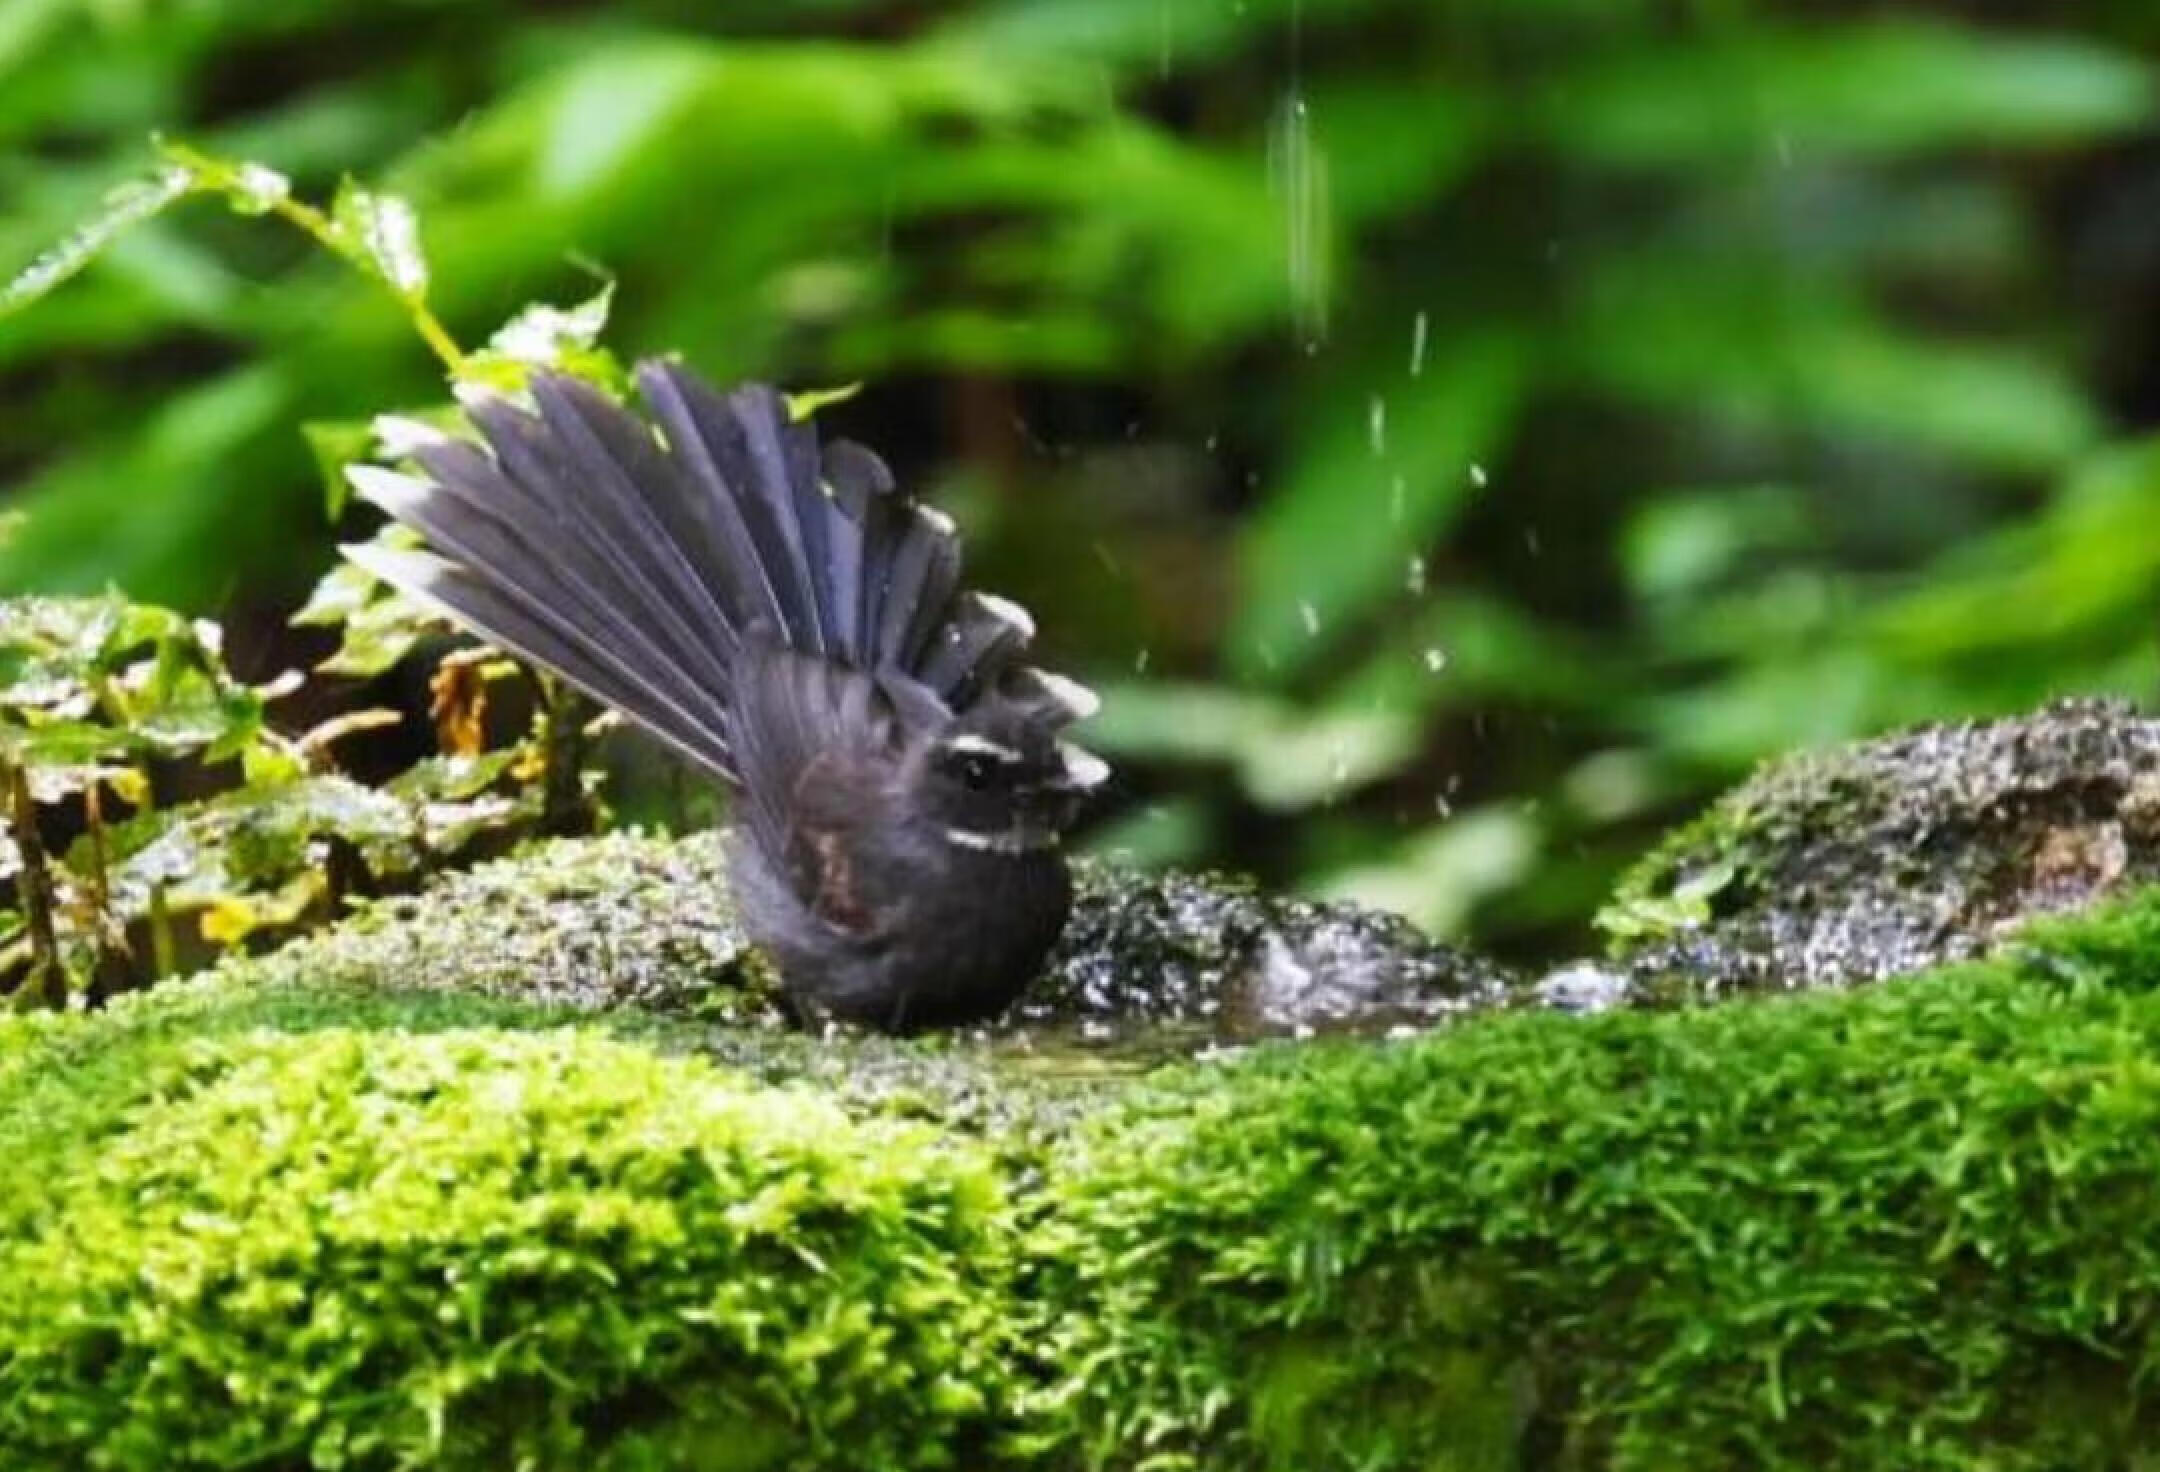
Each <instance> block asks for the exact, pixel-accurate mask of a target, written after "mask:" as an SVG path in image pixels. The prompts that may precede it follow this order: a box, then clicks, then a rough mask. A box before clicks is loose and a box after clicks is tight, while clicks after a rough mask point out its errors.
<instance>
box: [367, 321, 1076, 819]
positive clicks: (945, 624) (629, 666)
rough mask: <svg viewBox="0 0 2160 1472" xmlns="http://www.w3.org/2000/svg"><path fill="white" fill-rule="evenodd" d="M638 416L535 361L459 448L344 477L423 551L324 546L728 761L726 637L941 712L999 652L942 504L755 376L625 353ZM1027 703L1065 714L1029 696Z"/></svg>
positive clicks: (1004, 606)
mask: <svg viewBox="0 0 2160 1472" xmlns="http://www.w3.org/2000/svg"><path fill="white" fill-rule="evenodd" d="M637 381H638V387H639V391H640V393H641V394H642V396H643V397H644V399H645V402H646V403H647V405H649V406H650V408H651V410H652V414H653V419H654V421H655V424H656V425H657V427H658V430H659V436H658V437H656V436H655V434H654V432H653V428H652V427H651V426H648V425H647V424H646V423H645V422H644V421H642V420H640V419H639V418H638V417H637V416H635V415H634V414H632V413H630V412H629V411H628V410H626V409H624V408H623V407H621V406H620V405H617V404H615V403H614V402H612V401H611V400H609V399H607V398H606V397H604V396H603V395H601V394H599V393H598V392H596V391H595V390H593V389H591V388H589V387H587V386H586V385H584V384H582V383H579V382H577V381H575V380H573V379H568V378H564V377H560V376H557V375H551V374H541V375H536V376H535V378H534V381H533V401H534V407H535V411H536V412H527V411H525V410H522V409H519V408H517V407H515V406H513V405H511V404H510V403H508V402H506V401H503V400H501V399H485V400H482V401H479V402H477V403H475V404H473V405H472V406H471V408H470V411H469V412H470V417H471V419H472V422H473V424H474V426H475V427H476V428H477V429H478V430H479V432H480V434H481V436H482V437H483V439H484V440H485V448H484V449H483V448H482V447H481V446H478V445H473V444H468V443H463V442H458V441H450V440H445V441H442V442H440V443H437V444H433V445H429V446H426V447H424V448H422V449H420V450H419V451H417V452H416V454H415V457H414V458H415V460H416V461H417V463H418V465H419V468H420V469H421V470H422V471H424V472H425V474H424V476H411V475H403V474H399V473H397V472H395V471H390V470H385V469H382V468H380V467H374V466H355V467H353V468H352V469H351V470H350V471H349V472H348V474H349V476H350V478H351V480H352V483H353V485H354V487H355V488H356V489H357V490H358V491H359V493H360V494H361V495H362V496H363V497H365V498H366V499H367V500H369V501H371V502H373V503H374V504H376V505H377V506H380V507H381V508H382V509H383V510H385V511H387V512H388V513H389V514H390V515H391V516H393V517H394V518H396V519H397V520H399V521H401V522H404V523H406V524H407V525H409V526H411V527H413V528H414V529H416V530H417V531H419V532H420V533H421V534H422V535H423V536H424V537H425V538H426V539H427V541H428V543H429V546H430V550H429V551H427V552H414V551H402V550H396V549H390V548H384V547H381V546H379V545H367V546H360V547H352V548H348V549H347V553H348V555H350V556H351V557H352V558H353V559H354V560H355V561H358V562H360V563H361V564H362V565H363V566H366V567H368V568H369V569H370V570H372V571H374V572H375V573H376V574H377V575H378V576H380V577H382V578H383V579H384V580H385V581H387V582H389V583H391V584H393V585H394V586H397V587H399V588H402V589H404V590H406V591H407V592H409V593H412V594H414V595H415V596H417V597H420V598H422V599H423V600H425V601H427V602H429V603H431V604H433V605H435V606H437V607H439V608H441V609H443V610H444V611H446V612H447V613H449V614H450V615H451V616H452V617H453V618H455V619H457V620H458V621H460V622H462V623H465V624H467V625H469V626H471V627H472V628H474V629H476V630H478V631H479V632H480V633H482V634H484V635H485V636H486V637H488V638H490V639H492V640H494V641H495V642H497V643H500V644H502V645H503V646H505V647H506V648H509V649H511V650H513V651H515V652H517V653H518V654H520V655H523V656H524V657H526V658H528V659H530V660H532V661H534V662H535V663H537V664H540V665H543V666H545V667H547V668H549V669H552V670H554V671H556V672H557V673H558V674H560V675H561V676H562V677H563V678H564V679H566V680H568V681H569V682H570V683H572V684H574V685H576V686H578V687H580V688H581V689H584V690H585V691H587V692H588V693H590V694H591V695H593V696H595V697H597V698H598V699H600V700H603V701H605V702H607V703H608V704H610V705H612V706H615V707H616V708H618V709H619V710H621V711H622V712H623V713H624V714H625V715H626V716H628V717H630V718H631V719H632V720H635V721H637V722H638V723H639V724H641V725H643V726H645V727H647V728H648V729H650V730H651V731H653V732H654V733H655V734H656V735H658V736H660V737H661V738H662V739H663V740H665V741H666V742H667V743H668V744H669V745H671V746H673V747H674V748H675V749H676V750H678V751H680V752H681V753H683V754H684V755H685V756H687V757H689V758H690V759H691V760H693V761H695V762H697V763H698V764H700V765H702V766H704V767H706V768H707V769H709V770H711V771H712V772H714V773H716V774H717V775H719V776H721V777H723V778H725V779H727V780H729V781H736V780H738V772H739V763H738V762H737V760H736V759H735V754H734V753H733V752H732V751H731V750H730V749H729V744H728V737H727V729H728V727H727V715H726V713H727V711H728V709H729V708H730V705H731V702H732V695H733V681H734V679H735V674H734V671H735V668H736V665H737V655H738V653H739V652H740V650H741V648H742V646H743V644H744V642H745V640H746V639H750V638H752V637H753V636H756V637H758V638H761V639H769V640H772V641H774V642H778V643H780V644H783V645H785V646H786V647H787V648H790V649H793V650H795V651H797V652H800V653H803V654H809V655H815V656H818V657H821V658H824V659H826V660H829V661H832V662H833V663H835V664H839V665H843V666H847V667H850V668H855V669H860V670H865V671H868V672H871V673H873V674H876V675H877V676H878V677H879V678H880V681H881V682H884V683H887V684H888V685H890V684H893V683H902V684H909V685H916V686H919V687H923V688H926V689H927V690H928V691H930V692H931V693H934V694H935V696H936V697H937V699H938V700H939V701H940V702H942V703H943V704H944V705H945V706H946V707H947V708H948V709H952V710H961V709H965V708H966V706H967V705H968V704H970V703H971V702H972V701H974V700H975V699H976V698H978V697H979V696H981V695H982V694H984V693H985V692H986V691H988V690H989V689H991V688H992V687H993V686H1003V687H1008V689H1009V688H1012V687H1015V686H1016V685H1017V687H1018V688H1021V689H1022V690H1023V691H1025V690H1027V689H1034V688H1038V687H1037V686H1029V685H1028V683H1027V682H1028V680H1029V679H1030V678H1035V679H1037V681H1038V685H1039V689H1040V690H1044V691H1049V690H1053V689H1056V688H1058V687H1061V686H1063V684H1064V682H1057V681H1055V677H1050V676H1039V675H1038V674H1037V672H1032V671H1025V672H1024V671H1023V670H1022V667H1021V666H1020V665H1019V663H1018V661H1019V658H1020V656H1021V654H1022V653H1023V652H1024V650H1025V649H1026V646H1027V643H1028V641H1029V639H1030V638H1031V637H1032V636H1033V633H1034V629H1033V625H1032V623H1031V621H1030V620H1029V619H1028V617H1027V615H1026V613H1025V612H1024V611H1022V610H1021V609H1019V608H1018V606H1017V605H1014V604H1011V603H1007V602H1006V601H1004V600H1003V599H997V598H991V597H988V596H987V595H982V594H975V593H964V592H962V590H961V586H960V577H961V558H960V544H959V539H958V536H957V534H956V532H955V529H954V527H953V524H952V522H951V520H950V519H949V518H947V517H946V516H944V515H943V514H942V513H941V512H938V511H936V510H934V509H932V508H930V507H927V506H921V505H918V504H916V503H915V502H913V501H912V500H910V499H908V498H907V497H905V496H903V495H902V494H900V492H899V491H898V489H897V488H896V486H895V484H894V481H893V477H892V473H891V472H890V471H889V470H888V469H887V468H886V466H885V463H884V462H883V461H882V460H881V459H879V458H878V456H877V455H875V454H874V453H872V452H871V451H869V450H867V449H865V448H863V447H862V446H860V445H856V444H853V443H850V442H847V441H836V442H835V443H833V444H832V445H830V446H827V447H825V448H824V449H823V450H822V452H821V450H820V447H819V444H818V439H817V432H816V429H815V428H814V427H813V426H812V425H811V424H810V423H809V422H807V421H797V420H795V419H793V418H792V417H791V415H790V414H789V412H788V408H787V403H786V401H785V400H784V399H783V398H782V397H781V396H780V395H779V394H778V393H776V392H775V391H774V390H772V389H771V388H769V387H766V386H764V385H762V384H746V385H744V386H742V387H740V388H737V389H735V390H733V391H732V392H729V393H726V394H722V393H719V392H717V391H715V390H714V389H713V388H711V387H710V386H708V385H707V384H705V383H704V382H703V381H701V380H700V379H698V378H697V377H696V376H695V375H693V374H691V373H689V372H688V371H687V370H685V369H683V368H681V367H678V366H676V365H674V364H671V363H666V362H657V361H655V362H648V363H644V364H641V365H640V366H639V369H638V373H637ZM1040 706H1041V709H1042V712H1043V716H1042V718H1043V719H1044V720H1046V721H1049V722H1052V723H1055V724H1063V723H1064V722H1065V721H1069V720H1072V719H1074V718H1076V716H1078V715H1081V714H1084V713H1085V712H1084V710H1081V709H1079V708H1077V707H1076V705H1075V703H1074V701H1072V700H1071V699H1069V698H1064V699H1052V698H1049V697H1047V696H1045V697H1043V698H1042V699H1041V701H1040Z"/></svg>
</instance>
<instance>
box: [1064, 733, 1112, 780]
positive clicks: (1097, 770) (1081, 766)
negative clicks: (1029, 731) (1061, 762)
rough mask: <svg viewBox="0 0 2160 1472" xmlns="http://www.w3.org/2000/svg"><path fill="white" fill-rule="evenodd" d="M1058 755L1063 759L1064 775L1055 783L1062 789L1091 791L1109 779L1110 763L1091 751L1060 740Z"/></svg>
mask: <svg viewBox="0 0 2160 1472" xmlns="http://www.w3.org/2000/svg"><path fill="white" fill-rule="evenodd" d="M1058 755H1059V756H1061V757H1063V758H1064V759H1065V771H1064V775H1063V776H1062V777H1061V778H1060V779H1059V781H1058V783H1057V785H1058V786H1059V787H1060V788H1062V789H1063V790H1064V791H1067V792H1093V791H1094V790H1095V789H1096V788H1098V787H1100V786H1102V785H1103V783H1105V782H1107V781H1109V780H1110V764H1109V763H1108V762H1106V761H1104V760H1103V759H1102V758H1101V757H1099V756H1097V755H1096V754H1095V753H1094V752H1092V751H1084V750H1082V749H1081V748H1080V747H1077V746H1074V745H1073V744H1072V743H1071V742H1060V743H1059V744H1058Z"/></svg>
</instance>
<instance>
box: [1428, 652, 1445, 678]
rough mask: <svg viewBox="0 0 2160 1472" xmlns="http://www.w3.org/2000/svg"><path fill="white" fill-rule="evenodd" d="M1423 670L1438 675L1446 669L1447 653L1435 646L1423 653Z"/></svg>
mask: <svg viewBox="0 0 2160 1472" xmlns="http://www.w3.org/2000/svg"><path fill="white" fill-rule="evenodd" d="M1425 668H1427V669H1428V670H1431V671H1432V672H1433V673H1434V674H1436V675H1437V674H1439V673H1440V672H1441V671H1442V670H1444V669H1446V668H1447V651H1446V650H1445V649H1442V648H1440V647H1438V646H1437V645H1435V646H1433V647H1431V648H1428V649H1427V650H1426V651H1425Z"/></svg>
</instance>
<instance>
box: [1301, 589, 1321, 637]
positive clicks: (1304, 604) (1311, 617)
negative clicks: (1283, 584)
mask: <svg viewBox="0 0 2160 1472" xmlns="http://www.w3.org/2000/svg"><path fill="white" fill-rule="evenodd" d="M1297 611H1298V617H1299V618H1300V619H1302V620H1304V622H1305V637H1306V638H1308V639H1317V638H1319V637H1320V610H1319V609H1317V608H1315V607H1314V606H1313V604H1312V600H1311V599H1309V598H1300V599H1298V606H1297Z"/></svg>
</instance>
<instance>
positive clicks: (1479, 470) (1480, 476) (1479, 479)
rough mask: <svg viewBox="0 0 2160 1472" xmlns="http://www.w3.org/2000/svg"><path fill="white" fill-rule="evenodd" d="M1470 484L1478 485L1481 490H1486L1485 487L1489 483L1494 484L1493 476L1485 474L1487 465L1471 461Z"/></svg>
mask: <svg viewBox="0 0 2160 1472" xmlns="http://www.w3.org/2000/svg"><path fill="white" fill-rule="evenodd" d="M1470 484H1472V485H1474V486H1476V487H1477V488H1478V489H1479V490H1481V491H1482V490H1484V489H1485V487H1487V486H1488V485H1490V484H1492V480H1491V478H1490V477H1489V476H1487V475H1486V474H1485V467H1484V466H1482V465H1480V464H1478V463H1477V462H1476V461H1475V460H1473V461H1471V462H1470Z"/></svg>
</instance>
